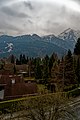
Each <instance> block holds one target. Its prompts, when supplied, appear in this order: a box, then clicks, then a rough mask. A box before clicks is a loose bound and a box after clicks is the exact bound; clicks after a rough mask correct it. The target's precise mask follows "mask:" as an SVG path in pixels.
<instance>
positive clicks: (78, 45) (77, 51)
mask: <svg viewBox="0 0 80 120" xmlns="http://www.w3.org/2000/svg"><path fill="white" fill-rule="evenodd" d="M74 54H75V55H80V38H78V40H77V43H76V45H75V48H74Z"/></svg>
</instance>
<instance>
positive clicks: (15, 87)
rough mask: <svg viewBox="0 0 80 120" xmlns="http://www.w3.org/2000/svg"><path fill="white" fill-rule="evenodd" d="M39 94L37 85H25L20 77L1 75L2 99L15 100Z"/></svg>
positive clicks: (0, 91) (0, 90) (0, 89)
mask: <svg viewBox="0 0 80 120" xmlns="http://www.w3.org/2000/svg"><path fill="white" fill-rule="evenodd" d="M34 93H37V85H36V83H31V82H28V83H25V82H24V79H23V77H22V76H20V75H0V99H2V100H3V99H13V98H18V97H22V96H24V95H27V94H34Z"/></svg>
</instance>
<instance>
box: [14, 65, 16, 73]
mask: <svg viewBox="0 0 80 120" xmlns="http://www.w3.org/2000/svg"><path fill="white" fill-rule="evenodd" d="M13 70H14V74H16V67H15V65H14V68H13Z"/></svg>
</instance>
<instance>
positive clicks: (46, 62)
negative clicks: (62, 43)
mask: <svg viewBox="0 0 80 120" xmlns="http://www.w3.org/2000/svg"><path fill="white" fill-rule="evenodd" d="M48 78H49V57H48V55H46V56H45V58H44V61H43V79H44V84H47V83H48Z"/></svg>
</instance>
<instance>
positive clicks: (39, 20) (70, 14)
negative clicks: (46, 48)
mask: <svg viewBox="0 0 80 120" xmlns="http://www.w3.org/2000/svg"><path fill="white" fill-rule="evenodd" d="M10 1H11V0H0V3H1V4H3V6H2V7H0V17H1V18H0V28H1V30H2V31H7V33H13V34H18V33H19V34H27V33H37V34H41V35H43V34H50V33H51V34H52V33H53V34H54V33H55V34H59V33H60V32H62V31H63V30H64V29H66V28H68V27H71V28H73V29H76V28H77V29H80V22H79V21H80V17H79V16H80V13H77V12H74V11H71V10H69V9H68V8H67V7H65V6H58V5H57V4H55V3H48V4H47V3H46V2H44V3H43V2H40V0H36V1H35V0H30V1H29V0H26V1H21V2H19V3H15V4H12V5H11V6H6V3H7V2H10ZM12 1H14V0H12ZM67 1H69V0H67ZM70 1H72V0H70ZM73 1H75V2H77V3H80V1H79V0H73ZM1 4H0V5H1ZM10 31H11V32H10Z"/></svg>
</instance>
